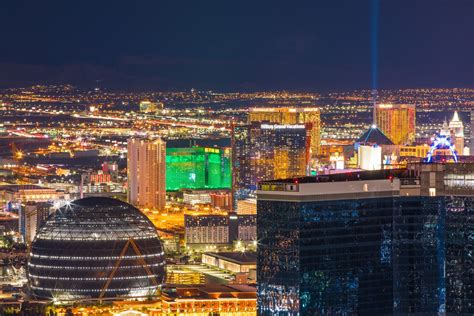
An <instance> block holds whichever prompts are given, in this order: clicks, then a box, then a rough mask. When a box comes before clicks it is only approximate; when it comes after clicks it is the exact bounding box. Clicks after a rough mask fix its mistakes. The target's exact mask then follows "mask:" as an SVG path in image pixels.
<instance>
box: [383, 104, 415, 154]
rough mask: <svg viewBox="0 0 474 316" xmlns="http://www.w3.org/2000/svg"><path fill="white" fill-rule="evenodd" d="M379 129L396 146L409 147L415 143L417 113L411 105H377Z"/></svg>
mask: <svg viewBox="0 0 474 316" xmlns="http://www.w3.org/2000/svg"><path fill="white" fill-rule="evenodd" d="M375 119H376V124H377V127H378V128H379V129H380V130H381V131H382V132H383V133H384V134H385V135H386V136H387V137H388V138H390V140H391V141H392V142H393V143H394V144H395V145H409V144H412V143H413V142H414V141H415V133H416V130H415V129H416V111H415V106H414V105H409V104H383V103H382V104H377V105H376V112H375Z"/></svg>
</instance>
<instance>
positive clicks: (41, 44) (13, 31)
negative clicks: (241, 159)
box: [0, 0, 474, 91]
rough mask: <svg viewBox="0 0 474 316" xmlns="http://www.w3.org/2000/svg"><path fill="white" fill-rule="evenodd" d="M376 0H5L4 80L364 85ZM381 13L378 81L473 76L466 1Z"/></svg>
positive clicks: (471, 23)
mask: <svg viewBox="0 0 474 316" xmlns="http://www.w3.org/2000/svg"><path fill="white" fill-rule="evenodd" d="M373 1H374V0H324V1H323V0H312V1H279V0H274V1H261V0H254V1H226V0H221V1H211V0H204V1H196V0H192V1H191V0H189V1H176V0H170V1H160V0H155V1H139V0H137V1H132V0H128V1H121V0H116V1H102V0H96V1H65V0H63V1H48V0H44V1H21V0H11V1H2V4H1V10H0V29H1V33H0V34H1V42H2V45H1V47H0V87H10V86H25V85H30V84H37V83H72V84H77V85H81V86H90V87H92V86H94V85H99V86H102V87H106V88H111V89H125V90H176V89H190V88H192V87H194V88H196V89H206V90H207V89H212V90H215V91H244V90H245V91H256V90H257V91H261V90H276V89H279V90H281V89H286V90H290V91H327V90H345V89H370V88H371V86H372V83H371V77H372V75H371V73H372V57H371V32H372V30H371V21H372V16H371V12H373V10H372V9H371V8H372V3H373ZM379 22H380V23H379V28H378V34H379V37H378V38H379V42H378V60H379V67H378V74H379V75H378V78H379V80H378V81H377V86H378V87H379V88H417V87H474V0H380V15H379Z"/></svg>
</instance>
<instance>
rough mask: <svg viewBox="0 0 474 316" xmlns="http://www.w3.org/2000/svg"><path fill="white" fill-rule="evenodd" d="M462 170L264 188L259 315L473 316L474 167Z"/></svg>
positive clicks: (429, 167)
mask: <svg viewBox="0 0 474 316" xmlns="http://www.w3.org/2000/svg"><path fill="white" fill-rule="evenodd" d="M460 165H461V164H457V165H456V166H454V165H453V164H451V165H436V164H425V165H418V166H415V167H414V168H412V169H411V170H403V171H402V170H399V171H392V172H386V171H376V172H360V173H352V174H342V175H341V174H339V175H331V176H318V177H311V178H309V177H307V178H299V179H290V180H285V181H267V182H262V183H260V185H259V191H258V204H257V205H258V206H257V207H258V211H257V214H258V215H257V225H258V230H257V232H258V241H259V248H258V264H257V279H258V280H259V281H258V306H259V313H260V314H261V315H406V314H424V315H434V314H437V313H447V314H450V313H455V314H473V313H474V301H473V299H474V292H473V286H474V284H473V281H474V265H473V264H472V257H473V256H474V252H473V251H474V177H472V178H470V175H474V164H470V165H469V164H464V165H463V166H460ZM461 176H462V177H463V179H464V180H460V179H459V178H460V177H461ZM453 178H456V179H458V180H454V182H453V180H452V179H453ZM456 181H457V182H456Z"/></svg>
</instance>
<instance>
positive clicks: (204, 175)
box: [166, 147, 232, 191]
mask: <svg viewBox="0 0 474 316" xmlns="http://www.w3.org/2000/svg"><path fill="white" fill-rule="evenodd" d="M231 187H232V172H231V150H230V148H209V147H191V148H166V190H167V191H177V190H180V189H197V190H204V189H231Z"/></svg>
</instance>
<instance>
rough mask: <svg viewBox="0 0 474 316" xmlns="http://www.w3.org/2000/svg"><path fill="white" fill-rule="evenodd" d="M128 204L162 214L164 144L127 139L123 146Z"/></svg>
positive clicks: (139, 139)
mask: <svg viewBox="0 0 474 316" xmlns="http://www.w3.org/2000/svg"><path fill="white" fill-rule="evenodd" d="M127 150H128V156H127V175H128V202H129V203H131V204H133V205H136V206H138V207H143V208H149V209H158V210H162V209H164V208H165V204H166V142H165V141H163V140H161V139H156V140H149V139H141V138H131V139H129V140H128V144H127Z"/></svg>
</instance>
